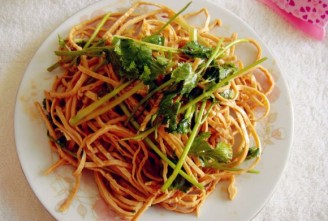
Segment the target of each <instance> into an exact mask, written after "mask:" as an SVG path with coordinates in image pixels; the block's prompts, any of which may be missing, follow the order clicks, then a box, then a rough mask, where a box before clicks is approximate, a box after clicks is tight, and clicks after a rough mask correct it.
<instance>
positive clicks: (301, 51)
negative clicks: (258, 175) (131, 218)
mask: <svg viewBox="0 0 328 221" xmlns="http://www.w3.org/2000/svg"><path fill="white" fill-rule="evenodd" d="M216 1H217V2H218V3H219V4H220V5H222V6H223V7H225V8H227V9H229V10H231V11H233V12H234V13H236V14H237V15H239V16H240V17H241V18H242V19H244V20H245V21H246V22H247V23H248V24H249V25H250V26H251V27H253V28H254V29H255V30H256V31H257V33H258V34H259V35H260V36H261V37H262V39H263V40H264V42H266V43H267V45H268V47H269V48H271V49H272V51H273V53H274V56H275V57H276V61H277V63H278V65H279V66H280V67H281V70H282V73H283V75H284V78H285V79H286V81H287V83H288V85H289V88H290V92H291V97H292V103H293V108H294V116H295V125H294V126H295V131H294V142H293V145H292V149H291V155H290V158H289V162H288V165H287V167H286V169H285V171H284V174H283V176H282V178H281V180H280V182H279V184H278V185H277V187H276V190H275V192H274V194H273V196H272V198H271V199H270V200H269V201H268V202H267V204H266V205H265V206H264V208H263V209H262V210H261V212H260V213H259V214H258V215H257V216H256V217H255V219H254V220H256V221H260V220H270V221H271V220H304V221H305V220H306V221H307V220H328V159H327V153H328V86H327V85H328V59H327V57H328V37H326V38H325V40H324V41H322V42H320V41H316V40H313V39H311V38H309V37H308V36H306V35H305V34H303V33H301V32H300V31H298V30H296V29H294V28H293V27H292V26H291V25H289V24H288V23H286V22H285V21H284V20H283V19H282V18H280V17H279V16H278V15H276V14H275V13H274V12H273V11H271V10H270V9H269V8H267V7H266V6H264V5H262V4H261V3H259V2H258V1H250V0H216ZM92 2H94V1H93V0H84V1H79V0H49V1H42V0H30V1H28V0H2V1H1V6H0V130H1V131H0V220H2V221H7V220H10V221H15V220H42V221H48V220H54V218H53V217H52V216H51V215H50V214H49V213H48V212H47V211H46V209H45V208H44V207H43V206H42V205H41V203H40V202H39V201H38V199H37V198H36V196H35V195H34V194H33V192H32V190H31V188H30V187H29V185H28V183H27V181H26V179H25V177H24V175H23V172H22V170H21V167H20V163H19V161H18V157H17V153H16V147H15V142H14V128H13V113H14V104H15V100H16V92H17V89H18V87H19V83H20V81H21V79H22V76H23V74H24V71H25V68H26V67H27V65H28V63H29V62H30V60H31V58H32V56H33V54H34V53H35V52H36V50H37V48H38V47H39V46H40V44H41V43H42V42H43V41H44V40H45V39H46V37H47V36H48V34H49V33H50V32H52V31H53V30H54V29H55V28H56V27H57V26H58V25H59V24H61V23H62V22H63V21H64V20H65V19H67V18H68V17H69V16H71V15H73V14H74V13H75V12H77V11H78V10H80V9H82V8H84V7H85V6H87V5H89V4H91V3H92Z"/></svg>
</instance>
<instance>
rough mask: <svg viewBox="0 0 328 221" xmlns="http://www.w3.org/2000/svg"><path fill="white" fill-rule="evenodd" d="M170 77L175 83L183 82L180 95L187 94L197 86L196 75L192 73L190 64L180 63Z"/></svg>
mask: <svg viewBox="0 0 328 221" xmlns="http://www.w3.org/2000/svg"><path fill="white" fill-rule="evenodd" d="M171 77H172V78H173V79H175V82H180V81H183V85H182V89H181V91H180V93H181V94H188V93H190V92H191V90H192V89H194V88H195V87H196V85H197V74H195V72H193V70H192V66H191V64H190V63H180V64H179V66H178V67H177V68H176V69H175V70H174V71H173V72H172V75H171Z"/></svg>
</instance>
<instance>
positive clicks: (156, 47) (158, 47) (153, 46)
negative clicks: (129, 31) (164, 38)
mask: <svg viewBox="0 0 328 221" xmlns="http://www.w3.org/2000/svg"><path fill="white" fill-rule="evenodd" d="M114 37H117V38H121V39H130V40H133V41H134V42H137V43H139V44H144V45H146V46H148V47H149V48H150V49H152V50H156V51H164V52H171V53H180V50H179V49H178V48H172V47H167V46H162V45H157V44H152V43H149V42H145V41H139V40H137V39H134V38H129V37H125V36H120V35H115V36H114Z"/></svg>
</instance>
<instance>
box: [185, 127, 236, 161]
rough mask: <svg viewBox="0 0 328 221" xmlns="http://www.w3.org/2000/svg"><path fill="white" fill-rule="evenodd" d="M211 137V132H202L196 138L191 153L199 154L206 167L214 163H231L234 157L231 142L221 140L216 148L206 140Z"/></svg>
mask: <svg viewBox="0 0 328 221" xmlns="http://www.w3.org/2000/svg"><path fill="white" fill-rule="evenodd" d="M209 137H210V133H208V132H205V133H201V134H200V135H199V136H198V137H196V139H195V140H194V142H193V144H192V146H191V149H190V151H189V153H190V154H191V155H194V156H198V157H199V158H200V159H201V160H202V162H203V164H204V166H205V167H211V165H213V163H229V162H230V161H231V159H232V147H231V146H230V145H229V144H226V143H224V142H220V143H218V144H217V146H216V147H215V148H212V147H211V145H210V144H209V143H208V142H207V141H206V140H205V139H207V138H209Z"/></svg>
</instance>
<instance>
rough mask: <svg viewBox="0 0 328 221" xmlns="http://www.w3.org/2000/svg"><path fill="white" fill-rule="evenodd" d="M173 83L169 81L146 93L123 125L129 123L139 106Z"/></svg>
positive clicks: (171, 80) (172, 80)
mask: <svg viewBox="0 0 328 221" xmlns="http://www.w3.org/2000/svg"><path fill="white" fill-rule="evenodd" d="M174 81H175V80H174V79H170V80H168V81H167V82H165V83H164V84H162V85H161V86H159V87H157V88H156V89H154V90H152V91H151V92H150V93H148V94H147V96H146V97H144V98H143V99H142V100H141V101H140V102H139V103H138V105H137V106H136V107H135V108H134V109H133V111H132V113H131V115H130V117H129V118H128V119H127V120H126V122H125V124H127V123H128V122H129V121H130V119H131V117H133V116H134V114H135V113H136V112H137V110H138V109H139V107H140V106H141V105H143V104H144V103H145V102H146V101H147V100H148V99H149V98H150V97H151V96H153V95H154V94H155V93H156V92H157V91H160V90H162V89H164V88H166V87H167V86H169V85H170V84H172V83H173V82H174Z"/></svg>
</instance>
